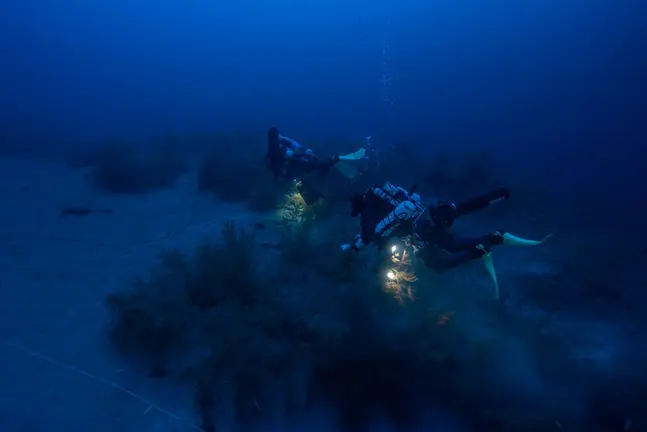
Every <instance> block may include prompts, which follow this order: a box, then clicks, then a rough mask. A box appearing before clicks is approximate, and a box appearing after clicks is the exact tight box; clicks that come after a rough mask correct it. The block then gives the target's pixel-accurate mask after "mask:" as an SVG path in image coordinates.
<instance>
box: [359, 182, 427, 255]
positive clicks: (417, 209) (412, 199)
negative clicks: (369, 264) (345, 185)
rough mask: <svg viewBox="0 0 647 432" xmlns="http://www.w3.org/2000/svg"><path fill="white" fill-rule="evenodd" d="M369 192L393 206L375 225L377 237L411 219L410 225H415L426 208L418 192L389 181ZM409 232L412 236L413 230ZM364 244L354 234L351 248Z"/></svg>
mask: <svg viewBox="0 0 647 432" xmlns="http://www.w3.org/2000/svg"><path fill="white" fill-rule="evenodd" d="M369 193H372V194H373V195H375V196H376V197H378V198H380V199H382V200H383V201H386V202H387V203H389V204H390V205H391V206H393V207H394V208H393V210H392V211H390V212H389V214H387V215H386V216H385V217H384V218H383V219H382V220H381V221H380V222H378V223H377V225H376V226H375V235H376V236H377V237H388V236H389V235H391V234H392V233H393V231H395V230H396V229H397V228H398V227H400V226H401V225H402V223H403V222H406V221H411V222H412V225H413V226H415V223H416V222H417V220H418V219H419V218H420V217H421V216H422V215H423V213H424V212H425V210H426V209H425V207H423V206H422V204H421V203H420V196H419V195H418V194H416V193H409V192H407V191H406V190H405V189H403V188H401V187H399V186H395V185H393V184H392V183H390V182H387V183H385V184H384V186H382V187H373V188H371V189H370V191H369ZM411 234H412V236H413V235H415V233H414V232H413V231H412V233H411ZM364 246H366V245H365V244H364V242H363V241H362V238H361V235H356V236H355V239H354V242H353V245H352V248H353V249H355V250H360V249H363V248H364Z"/></svg>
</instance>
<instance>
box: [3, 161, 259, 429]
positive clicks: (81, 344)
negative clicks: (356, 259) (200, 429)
mask: <svg viewBox="0 0 647 432" xmlns="http://www.w3.org/2000/svg"><path fill="white" fill-rule="evenodd" d="M87 175H88V173H87V172H86V171H84V170H72V169H70V168H68V167H66V166H65V164H64V163H62V162H59V161H48V160H37V159H28V158H2V159H0V203H1V204H0V295H1V296H2V298H1V303H0V304H1V305H2V313H1V314H0V332H1V334H0V342H1V343H0V356H1V357H0V358H1V362H2V368H1V369H0V383H1V386H2V392H0V395H1V396H0V397H1V399H0V430H3V431H39V430H45V429H47V430H52V428H53V429H56V430H67V431H73V430H92V431H93V432H99V431H115V430H138V431H146V430H160V431H161V430H163V431H183V430H195V427H194V426H192V425H193V423H194V418H195V414H194V409H193V406H192V400H193V398H192V396H191V393H190V391H189V389H187V390H186V392H182V391H181V389H177V388H170V386H168V384H165V383H164V382H163V381H155V380H153V379H148V378H146V377H145V376H142V374H141V373H136V372H135V371H133V370H129V367H128V365H127V364H126V363H124V362H123V361H122V360H120V359H117V358H115V356H114V355H113V354H112V353H111V352H110V350H109V347H108V343H107V337H106V333H105V330H106V324H107V322H108V318H109V317H108V314H107V311H106V309H105V307H104V306H103V303H102V302H103V299H104V298H105V296H106V295H107V294H109V293H111V292H115V291H117V290H120V289H122V288H123V287H124V286H125V284H127V282H128V279H129V278H131V277H133V276H135V275H137V274H141V273H142V272H145V271H146V269H147V268H148V266H150V265H151V264H153V263H154V262H155V258H156V257H157V255H158V254H159V253H160V251H162V250H164V249H168V248H180V249H184V250H190V249H191V248H192V247H193V246H194V245H195V244H196V243H198V242H200V241H201V240H202V239H204V238H205V237H209V236H218V235H219V233H220V229H221V227H222V224H223V223H224V222H225V221H227V220H232V219H233V220H235V221H236V222H237V224H238V225H239V226H243V227H244V226H248V225H250V224H254V223H256V222H258V221H259V218H260V216H259V215H257V214H252V213H250V212H248V211H246V210H245V209H244V208H242V207H241V206H237V205H231V204H216V203H215V202H214V200H213V198H211V197H208V196H199V195H198V194H197V192H196V190H197V189H196V185H195V182H196V180H195V176H194V175H187V176H185V177H183V178H181V179H180V180H179V181H178V183H177V185H176V186H175V187H174V188H173V189H168V190H163V191H159V192H154V193H151V194H146V195H133V196H108V195H104V194H101V193H98V192H97V191H95V190H94V189H93V188H92V187H91V184H90V182H89V181H88V178H87ZM71 206H83V207H87V208H90V209H92V210H93V212H92V213H90V214H87V215H84V216H70V215H66V216H61V211H62V210H63V209H64V208H67V207H71Z"/></svg>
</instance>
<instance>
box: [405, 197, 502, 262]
mask: <svg viewBox="0 0 647 432" xmlns="http://www.w3.org/2000/svg"><path fill="white" fill-rule="evenodd" d="M509 196H510V191H509V190H508V189H506V188H499V189H495V190H493V191H491V192H489V193H487V194H484V195H481V196H479V197H476V198H473V199H471V200H468V201H464V202H462V203H459V204H453V203H439V205H437V206H435V207H434V208H432V209H430V210H429V213H430V216H431V219H425V220H423V221H421V222H420V223H419V224H418V226H416V233H417V234H418V235H419V236H420V238H421V239H422V240H423V241H424V242H425V243H426V245H425V247H423V248H421V249H420V250H418V253H417V256H418V257H419V258H420V259H421V260H422V261H423V262H424V263H425V265H426V266H427V267H429V268H431V269H433V270H434V271H436V272H438V273H442V272H444V271H446V270H449V269H451V268H454V267H456V266H458V265H460V264H463V263H465V262H467V261H470V260H473V259H476V258H481V257H482V256H483V255H484V254H486V253H488V252H489V251H490V249H491V248H492V247H493V246H498V245H502V244H503V235H504V234H505V232H504V231H494V232H492V233H488V234H485V235H482V236H478V237H471V238H459V237H455V236H454V235H453V234H452V233H450V232H449V228H450V227H451V226H452V224H453V222H454V220H455V219H456V218H458V217H460V216H464V215H466V214H469V213H473V212H475V211H477V210H481V209H483V208H486V207H489V206H490V205H491V204H492V203H494V202H496V201H500V200H503V199H507V198H508V197H509Z"/></svg>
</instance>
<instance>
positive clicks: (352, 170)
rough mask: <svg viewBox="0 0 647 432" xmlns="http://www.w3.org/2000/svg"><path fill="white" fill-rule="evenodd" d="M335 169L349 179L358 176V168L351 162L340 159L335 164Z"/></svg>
mask: <svg viewBox="0 0 647 432" xmlns="http://www.w3.org/2000/svg"><path fill="white" fill-rule="evenodd" d="M335 169H336V170H337V171H339V173H340V174H341V175H343V176H344V177H346V178H347V179H349V180H353V179H355V178H357V176H359V169H358V168H357V167H356V166H355V164H353V163H348V162H345V161H342V160H340V161H339V162H337V163H336V164H335Z"/></svg>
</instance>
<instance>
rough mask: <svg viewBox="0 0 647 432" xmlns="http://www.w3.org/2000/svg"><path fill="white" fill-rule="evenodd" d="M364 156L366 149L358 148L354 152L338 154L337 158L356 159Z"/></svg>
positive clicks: (343, 159)
mask: <svg viewBox="0 0 647 432" xmlns="http://www.w3.org/2000/svg"><path fill="white" fill-rule="evenodd" d="M365 157H366V149H363V148H361V149H359V150H357V151H356V152H355V153H350V154H347V155H339V160H342V161H356V160H360V159H364V158H365Z"/></svg>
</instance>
